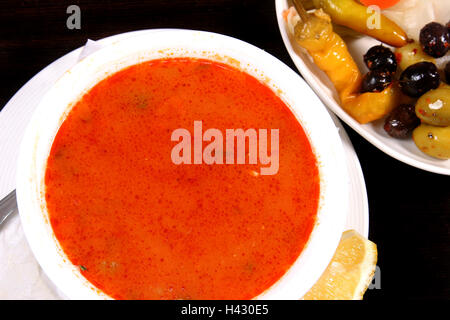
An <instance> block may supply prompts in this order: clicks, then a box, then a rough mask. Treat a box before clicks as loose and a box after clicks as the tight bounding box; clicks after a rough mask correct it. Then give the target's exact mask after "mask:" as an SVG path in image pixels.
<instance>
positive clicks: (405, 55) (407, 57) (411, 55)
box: [395, 42, 436, 70]
mask: <svg viewBox="0 0 450 320" xmlns="http://www.w3.org/2000/svg"><path fill="white" fill-rule="evenodd" d="M395 57H396V58H397V64H398V66H399V68H400V69H401V70H405V69H406V68H408V67H409V66H411V65H413V64H416V63H417V62H422V61H429V62H433V63H436V61H435V60H434V59H433V58H432V57H430V56H428V55H427V54H426V53H425V52H423V50H422V47H421V46H420V43H417V42H412V43H409V44H407V45H405V46H403V47H400V48H397V49H395Z"/></svg>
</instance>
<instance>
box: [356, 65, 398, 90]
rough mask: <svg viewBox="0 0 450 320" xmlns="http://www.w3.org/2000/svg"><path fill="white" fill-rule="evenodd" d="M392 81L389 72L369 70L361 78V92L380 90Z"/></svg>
mask: <svg viewBox="0 0 450 320" xmlns="http://www.w3.org/2000/svg"><path fill="white" fill-rule="evenodd" d="M391 82H392V76H391V74H390V73H388V72H385V71H383V70H371V71H369V72H368V73H367V74H366V75H365V76H364V77H363V79H362V82H361V93H364V92H381V91H383V90H384V89H386V88H387V87H388V86H389V85H390V84H391Z"/></svg>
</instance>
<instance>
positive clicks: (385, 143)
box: [275, 0, 450, 175]
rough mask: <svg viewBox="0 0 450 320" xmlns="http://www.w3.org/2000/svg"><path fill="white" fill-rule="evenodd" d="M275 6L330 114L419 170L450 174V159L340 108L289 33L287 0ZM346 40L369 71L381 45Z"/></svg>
mask: <svg viewBox="0 0 450 320" xmlns="http://www.w3.org/2000/svg"><path fill="white" fill-rule="evenodd" d="M275 6H276V15H277V21H278V27H279V29H280V33H281V36H282V38H283V42H284V45H285V46H286V49H287V51H288V53H289V55H290V56H291V59H292V61H293V62H294V64H295V66H296V67H297V69H298V71H299V72H300V73H301V74H302V76H303V77H304V78H305V80H306V82H308V84H309V85H310V86H311V87H312V88H313V90H314V91H315V92H316V94H317V95H318V96H319V98H320V99H321V100H322V101H323V102H324V103H325V105H326V106H327V107H328V108H329V109H330V110H331V111H333V112H334V113H335V114H336V115H337V116H338V117H339V118H340V119H341V120H342V121H344V122H345V123H346V124H348V125H349V126H350V127H352V128H353V129H354V130H355V131H356V132H358V133H359V134H360V135H361V136H362V137H363V138H365V139H366V140H367V141H369V142H370V143H372V144H373V145H374V146H375V147H377V148H378V149H380V150H381V151H383V152H385V153H386V154H388V155H390V156H391V157H393V158H395V159H397V160H400V161H402V162H404V163H407V164H409V165H411V166H414V167H416V168H420V169H423V170H426V171H430V172H435V173H440V174H445V175H450V160H439V159H435V158H432V157H430V156H427V155H426V154H424V153H423V152H421V151H420V150H419V149H418V148H417V147H416V145H415V144H414V142H413V141H412V139H408V140H399V139H394V138H391V137H390V136H389V135H388V134H387V133H386V132H385V131H384V129H383V126H382V123H383V122H382V121H380V120H379V121H375V122H374V123H369V124H364V125H362V124H360V123H358V122H357V121H356V120H354V119H353V118H352V117H351V116H350V115H348V114H347V113H346V112H345V111H344V110H343V109H342V108H341V107H340V106H339V102H338V101H339V98H338V96H337V93H336V91H335V89H334V86H333V84H332V83H331V81H330V80H329V79H328V77H327V75H326V74H325V73H324V72H323V71H322V70H320V69H319V68H318V67H317V66H316V65H315V64H314V63H313V62H312V60H311V58H310V57H309V55H308V54H307V53H305V51H303V49H301V48H300V47H299V46H298V45H297V44H296V43H295V41H293V40H292V38H291V37H290V35H289V34H288V32H287V29H286V23H285V21H284V19H283V16H282V12H283V11H284V10H286V9H288V8H289V6H288V1H287V0H275ZM345 40H346V43H347V45H348V48H349V51H350V53H351V54H352V56H353V57H354V59H355V61H356V63H357V65H358V67H359V68H360V70H362V71H364V72H366V71H367V68H366V66H365V65H364V62H363V55H364V54H365V53H366V52H367V50H368V49H369V48H370V47H372V46H374V45H377V44H380V42H379V41H378V40H375V39H373V38H371V37H368V36H362V37H361V38H348V39H345Z"/></svg>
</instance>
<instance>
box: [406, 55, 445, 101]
mask: <svg viewBox="0 0 450 320" xmlns="http://www.w3.org/2000/svg"><path fill="white" fill-rule="evenodd" d="M439 81H440V77H439V72H438V69H437V68H436V66H435V65H434V63H432V62H428V61H423V62H418V63H416V64H413V65H411V66H409V67H408V68H406V70H405V71H403V72H402V74H401V76H400V81H399V85H400V88H401V89H402V91H403V93H404V94H406V95H408V96H410V97H415V98H418V97H420V96H421V95H423V94H424V93H425V92H427V91H429V90H431V89H436V88H437V87H439Z"/></svg>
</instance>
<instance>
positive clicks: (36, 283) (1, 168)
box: [0, 40, 103, 300]
mask: <svg viewBox="0 0 450 320" xmlns="http://www.w3.org/2000/svg"><path fill="white" fill-rule="evenodd" d="M102 47H103V46H102V45H101V44H99V43H98V42H95V41H92V40H88V41H87V42H86V45H85V46H84V47H83V48H82V49H78V50H76V51H74V52H72V53H70V54H69V55H68V56H65V57H64V61H62V59H60V60H58V61H56V62H55V63H53V64H51V65H50V66H49V67H47V68H46V69H44V70H43V71H42V72H41V73H39V74H38V75H37V76H39V79H40V81H37V82H36V81H31V80H30V82H29V83H28V84H27V85H26V87H27V88H26V94H23V92H21V91H19V92H18V94H16V95H15V96H14V97H13V98H12V99H11V100H10V101H9V102H8V104H7V105H6V106H5V108H4V110H2V111H1V112H0V155H1V163H0V198H3V197H4V196H6V195H7V194H8V193H9V192H10V191H12V190H13V189H14V188H15V175H16V161H17V156H18V153H19V145H20V141H21V139H22V136H23V133H24V129H25V127H26V125H27V124H28V121H29V120H30V118H31V115H32V113H33V111H34V109H35V108H36V107H37V105H38V104H39V101H40V99H41V98H42V96H43V94H45V92H47V91H48V89H49V88H50V87H51V85H52V84H53V83H54V79H57V78H58V77H59V76H61V75H62V74H63V73H64V72H65V71H67V70H68V69H70V68H71V67H72V66H73V65H74V64H76V62H77V61H79V60H81V59H83V58H85V57H86V56H88V55H89V54H91V53H92V52H94V51H97V50H98V49H100V48H102ZM46 74H48V75H50V74H51V75H52V76H51V77H45V75H46ZM55 75H56V76H55ZM37 76H36V77H37ZM24 109H25V110H24ZM64 298H65V297H64V295H63V294H62V292H60V291H59V290H58V289H57V288H56V287H55V286H54V284H53V283H52V282H51V281H50V280H49V279H48V278H47V276H46V275H45V273H44V272H43V271H42V269H41V267H40V266H39V264H38V263H37V261H36V259H35V258H34V256H33V253H32V252H31V249H30V247H29V246H28V243H27V240H26V238H25V234H24V232H23V229H22V225H21V223H20V217H19V215H18V214H17V212H16V213H14V214H13V215H11V216H10V217H9V218H8V220H7V221H6V222H5V224H4V225H2V226H0V299H4V300H5V299H64Z"/></svg>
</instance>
